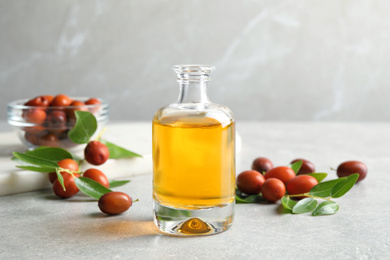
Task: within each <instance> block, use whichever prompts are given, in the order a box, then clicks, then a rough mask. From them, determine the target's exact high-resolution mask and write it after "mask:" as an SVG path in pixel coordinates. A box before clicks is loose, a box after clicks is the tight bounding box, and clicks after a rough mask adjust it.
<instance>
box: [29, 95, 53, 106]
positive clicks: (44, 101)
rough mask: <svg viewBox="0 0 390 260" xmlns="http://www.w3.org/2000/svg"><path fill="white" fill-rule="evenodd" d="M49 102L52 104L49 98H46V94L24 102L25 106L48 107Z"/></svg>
mask: <svg viewBox="0 0 390 260" xmlns="http://www.w3.org/2000/svg"><path fill="white" fill-rule="evenodd" d="M49 104H50V102H49V99H48V98H46V97H45V96H38V97H35V98H33V99H30V100H29V101H27V102H26V103H24V105H25V106H33V107H47V106H49Z"/></svg>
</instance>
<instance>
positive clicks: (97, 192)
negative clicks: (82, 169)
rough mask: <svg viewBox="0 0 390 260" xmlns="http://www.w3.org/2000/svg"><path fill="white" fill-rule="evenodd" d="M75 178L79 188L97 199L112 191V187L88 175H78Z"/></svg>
mask: <svg viewBox="0 0 390 260" xmlns="http://www.w3.org/2000/svg"><path fill="white" fill-rule="evenodd" d="M74 180H75V184H76V186H77V188H79V190H80V191H81V192H82V193H84V194H85V195H87V196H89V197H92V198H94V199H97V200H98V199H100V197H101V196H103V195H104V194H106V193H107V192H111V190H110V189H108V188H106V187H104V186H103V185H101V184H100V183H97V182H96V181H94V180H91V179H89V178H86V177H78V178H75V179H74Z"/></svg>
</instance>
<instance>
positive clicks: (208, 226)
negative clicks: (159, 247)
mask: <svg viewBox="0 0 390 260" xmlns="http://www.w3.org/2000/svg"><path fill="white" fill-rule="evenodd" d="M153 203H154V205H153V208H154V216H153V220H154V223H155V224H156V226H157V228H158V229H159V230H160V231H162V232H164V233H167V234H171V235H177V236H201V235H213V234H217V233H220V232H223V231H225V230H227V229H228V228H229V227H230V225H231V224H232V222H233V215H234V203H229V204H227V205H224V206H222V207H212V208H205V209H196V210H189V209H178V208H172V207H166V206H163V205H161V204H160V203H158V202H157V201H155V200H153Z"/></svg>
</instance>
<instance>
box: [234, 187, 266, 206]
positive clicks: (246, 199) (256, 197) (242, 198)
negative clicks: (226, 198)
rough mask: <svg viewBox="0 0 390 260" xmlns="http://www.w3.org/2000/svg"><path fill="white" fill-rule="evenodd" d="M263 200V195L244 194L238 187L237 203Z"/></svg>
mask: <svg viewBox="0 0 390 260" xmlns="http://www.w3.org/2000/svg"><path fill="white" fill-rule="evenodd" d="M261 201H263V197H262V196H261V195H259V194H256V195H243V194H242V192H241V191H240V190H239V189H238V188H236V203H238V204H240V203H257V202H261Z"/></svg>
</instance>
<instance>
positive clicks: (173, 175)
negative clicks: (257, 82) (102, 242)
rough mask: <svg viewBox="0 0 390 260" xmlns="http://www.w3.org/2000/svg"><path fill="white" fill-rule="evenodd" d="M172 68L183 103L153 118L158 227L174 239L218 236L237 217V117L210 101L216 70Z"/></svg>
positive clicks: (155, 219)
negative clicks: (234, 215)
mask: <svg viewBox="0 0 390 260" xmlns="http://www.w3.org/2000/svg"><path fill="white" fill-rule="evenodd" d="M173 69H174V71H175V72H176V74H177V80H178V82H179V85H180V93H179V98H178V99H177V101H176V103H173V104H170V105H167V106H164V107H162V108H160V109H159V110H158V111H157V112H156V113H155V115H154V118H153V200H154V222H155V224H156V226H157V227H158V228H159V229H160V230H161V231H163V232H165V233H170V234H175V235H209V234H215V233H219V232H222V231H224V230H226V229H228V228H229V226H230V225H231V224H232V221H233V214H234V202H235V200H234V198H235V121H234V116H233V113H232V112H231V110H230V109H229V108H227V107H225V106H222V105H218V104H214V103H212V102H210V100H209V98H208V97H207V92H206V91H207V85H208V81H209V80H210V73H211V72H212V71H213V70H214V67H213V66H205V65H177V66H174V67H173Z"/></svg>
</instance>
